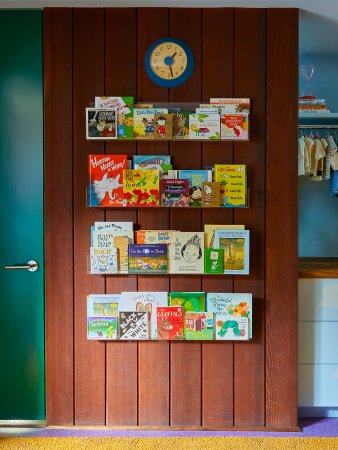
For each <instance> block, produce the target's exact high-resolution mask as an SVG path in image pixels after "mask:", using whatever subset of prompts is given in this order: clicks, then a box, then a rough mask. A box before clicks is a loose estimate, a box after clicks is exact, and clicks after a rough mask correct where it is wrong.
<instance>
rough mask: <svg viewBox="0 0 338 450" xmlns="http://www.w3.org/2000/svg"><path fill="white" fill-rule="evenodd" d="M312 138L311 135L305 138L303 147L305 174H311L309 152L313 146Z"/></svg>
mask: <svg viewBox="0 0 338 450" xmlns="http://www.w3.org/2000/svg"><path fill="white" fill-rule="evenodd" d="M314 144H315V143H314V142H313V139H312V138H311V137H307V138H305V148H304V170H305V175H310V174H311V154H312V148H313V146H314Z"/></svg>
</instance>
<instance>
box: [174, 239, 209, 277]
mask: <svg viewBox="0 0 338 450" xmlns="http://www.w3.org/2000/svg"><path fill="white" fill-rule="evenodd" d="M171 270H172V273H203V272H204V233H202V232H183V231H182V232H176V231H175V232H174V233H173V245H172V261H171Z"/></svg>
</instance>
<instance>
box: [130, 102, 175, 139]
mask: <svg viewBox="0 0 338 450" xmlns="http://www.w3.org/2000/svg"><path fill="white" fill-rule="evenodd" d="M155 114H168V109H166V108H134V138H136V139H152V138H154V119H155Z"/></svg>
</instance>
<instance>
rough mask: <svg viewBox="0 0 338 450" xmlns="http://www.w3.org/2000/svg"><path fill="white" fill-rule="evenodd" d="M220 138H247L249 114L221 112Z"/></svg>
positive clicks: (243, 139)
mask: <svg viewBox="0 0 338 450" xmlns="http://www.w3.org/2000/svg"><path fill="white" fill-rule="evenodd" d="M221 139H225V140H231V141H233V140H235V141H247V140H249V114H248V113H238V114H230V113H224V114H221Z"/></svg>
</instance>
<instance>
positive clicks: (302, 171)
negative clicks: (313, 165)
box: [298, 136, 305, 176]
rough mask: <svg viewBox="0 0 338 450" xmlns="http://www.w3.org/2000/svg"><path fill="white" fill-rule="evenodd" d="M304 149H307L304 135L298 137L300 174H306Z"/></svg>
mask: <svg viewBox="0 0 338 450" xmlns="http://www.w3.org/2000/svg"><path fill="white" fill-rule="evenodd" d="M304 150H305V140H304V136H301V137H300V138H299V139H298V176H300V175H305V168H304Z"/></svg>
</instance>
